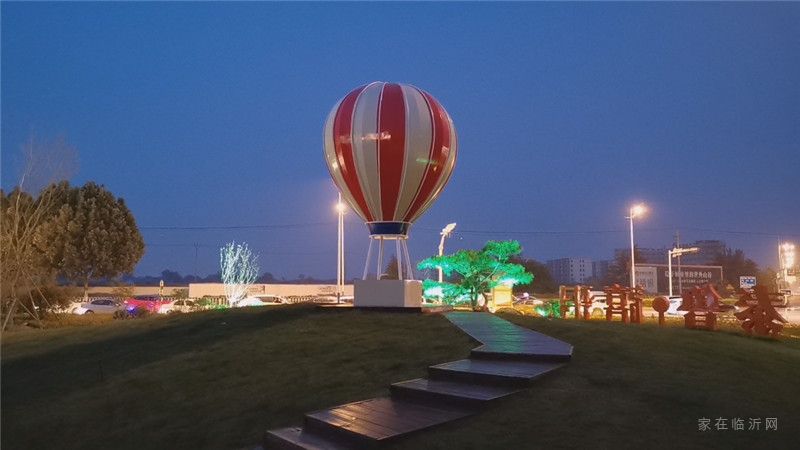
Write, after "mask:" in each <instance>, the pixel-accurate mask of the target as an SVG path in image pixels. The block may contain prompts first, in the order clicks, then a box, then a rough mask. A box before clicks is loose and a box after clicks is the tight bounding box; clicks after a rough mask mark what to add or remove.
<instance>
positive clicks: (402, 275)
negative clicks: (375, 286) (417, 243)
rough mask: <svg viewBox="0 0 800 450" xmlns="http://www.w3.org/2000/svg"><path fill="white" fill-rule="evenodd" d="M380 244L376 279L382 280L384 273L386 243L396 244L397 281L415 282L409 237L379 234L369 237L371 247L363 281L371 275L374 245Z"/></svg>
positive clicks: (378, 245)
mask: <svg viewBox="0 0 800 450" xmlns="http://www.w3.org/2000/svg"><path fill="white" fill-rule="evenodd" d="M376 241H377V242H378V244H377V247H378V255H377V256H378V259H377V262H376V265H375V267H376V270H375V279H376V280H380V279H381V274H382V273H383V250H384V243H385V241H394V242H395V252H396V256H397V279H398V280H413V279H414V268H413V267H412V266H411V255H410V254H409V253H408V236H406V235H401V234H378V235H372V236H370V237H369V247H368V248H367V262H366V263H365V264H364V275H363V276H362V277H361V279H363V280H366V279H367V275H369V267H370V263H371V261H372V244H373V243H375V242H376Z"/></svg>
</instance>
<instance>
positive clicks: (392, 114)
mask: <svg viewBox="0 0 800 450" xmlns="http://www.w3.org/2000/svg"><path fill="white" fill-rule="evenodd" d="M323 138H324V142H325V161H326V162H327V164H328V169H329V170H330V173H331V177H332V178H333V181H334V183H336V186H337V187H338V188H339V190H340V191H341V193H342V196H343V197H344V198H345V199H346V200H347V202H348V203H349V204H350V206H351V207H352V208H353V210H354V211H356V213H358V215H359V216H361V218H362V219H364V221H365V222H366V223H367V226H368V227H369V229H370V233H371V234H373V235H405V234H406V233H407V232H408V227H409V226H410V225H411V223H413V222H414V221H415V220H416V219H417V218H419V216H421V215H422V213H424V212H425V211H426V210H427V209H428V208H429V207H430V206H431V204H433V202H434V201H435V200H436V198H437V197H438V196H439V194H440V193H441V191H442V189H443V188H444V185H445V184H447V181H448V180H449V178H450V175H451V174H452V172H453V167H454V166H455V162H456V153H457V143H456V131H455V127H453V121H452V120H451V119H450V116H449V115H448V114H447V111H445V109H444V108H443V107H442V105H440V104H439V102H438V101H437V100H436V99H435V98H433V96H431V95H430V94H428V93H427V92H425V91H422V90H420V89H418V88H416V87H414V86H411V85H407V84H397V83H383V82H374V83H370V84H368V85H365V86H361V87H359V88H357V89H355V90H353V91H352V92H350V93H349V94H347V95H346V96H345V97H344V98H343V99H341V100H340V101H339V103H337V104H336V106H334V107H333V109H332V110H331V112H330V114H329V115H328V119H327V121H326V122H325V130H324V135H323Z"/></svg>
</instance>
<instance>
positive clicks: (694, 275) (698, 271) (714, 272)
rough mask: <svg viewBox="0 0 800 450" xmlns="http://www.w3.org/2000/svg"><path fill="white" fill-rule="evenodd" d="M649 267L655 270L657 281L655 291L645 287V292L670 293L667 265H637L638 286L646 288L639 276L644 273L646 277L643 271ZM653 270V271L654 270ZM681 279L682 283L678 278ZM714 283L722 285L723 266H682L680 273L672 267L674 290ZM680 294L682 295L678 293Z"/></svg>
mask: <svg viewBox="0 0 800 450" xmlns="http://www.w3.org/2000/svg"><path fill="white" fill-rule="evenodd" d="M645 267H649V268H652V269H655V271H656V280H655V283H654V286H653V289H649V288H648V287H647V286H645V290H646V291H648V292H650V293H659V294H666V293H668V292H669V270H668V267H667V265H666V264H649V263H642V264H641V265H639V264H636V284H639V285H642V286H644V283H643V282H640V281H639V274H640V273H642V274H643V275H644V276H645V277H646V276H647V275H645V272H643V269H644V268H645ZM652 269H651V270H652ZM679 277H680V282H679V280H678V278H679ZM708 283H713V284H716V285H720V284H721V283H722V266H701V265H688V264H683V265H681V269H680V272H679V271H678V268H677V267H676V266H675V264H673V265H672V289H673V290H675V291H677V290H678V286H682V287H683V289H687V288H692V287H695V286H701V285H704V284H708ZM678 294H680V293H678Z"/></svg>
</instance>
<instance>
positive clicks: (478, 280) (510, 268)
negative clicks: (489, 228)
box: [417, 241, 533, 311]
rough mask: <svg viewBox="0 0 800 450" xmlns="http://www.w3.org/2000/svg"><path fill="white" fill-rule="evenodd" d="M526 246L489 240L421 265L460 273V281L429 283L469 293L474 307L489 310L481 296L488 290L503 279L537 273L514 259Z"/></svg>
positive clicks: (519, 278)
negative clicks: (532, 272)
mask: <svg viewBox="0 0 800 450" xmlns="http://www.w3.org/2000/svg"><path fill="white" fill-rule="evenodd" d="M521 252H522V247H521V246H520V245H519V242H517V241H489V242H487V243H486V245H485V246H484V247H483V248H482V249H481V250H459V251H458V252H456V253H453V254H451V255H444V256H434V257H431V258H428V259H425V260H423V261H422V262H420V263H419V265H418V266H417V267H418V268H419V269H420V270H435V269H438V268H439V267H441V268H442V272H444V273H445V274H446V275H448V276H450V275H451V274H453V273H456V274H458V275H460V277H461V279H460V280H459V281H458V282H456V283H442V284H441V285H439V284H438V283H437V282H432V281H427V280H426V286H430V285H432V284H436V285H439V287H441V288H442V291H443V292H445V293H446V295H467V296H468V297H469V299H470V303H471V305H472V309H473V310H474V311H481V310H484V311H485V310H487V309H488V305H486V304H484V305H483V306H482V307H480V306H479V305H478V297H479V296H480V295H481V294H486V293H488V292H489V291H490V290H491V289H492V288H493V287H495V286H497V285H498V284H501V283H510V284H512V285H515V284H518V283H530V282H531V281H532V280H533V276H532V275H531V274H530V273H528V272H526V271H525V268H524V267H523V266H522V265H520V264H516V263H513V262H510V259H511V258H512V257H514V256H517V255H519V254H520V253H521Z"/></svg>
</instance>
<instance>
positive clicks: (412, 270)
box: [403, 239, 414, 280]
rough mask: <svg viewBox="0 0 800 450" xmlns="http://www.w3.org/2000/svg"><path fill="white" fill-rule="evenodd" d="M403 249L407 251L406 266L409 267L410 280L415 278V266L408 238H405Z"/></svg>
mask: <svg viewBox="0 0 800 450" xmlns="http://www.w3.org/2000/svg"><path fill="white" fill-rule="evenodd" d="M403 249H404V250H405V252H406V264H407V266H406V267H407V268H408V279H409V280H413V279H414V268H413V267H412V266H411V255H410V254H409V252H408V240H406V239H403Z"/></svg>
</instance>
